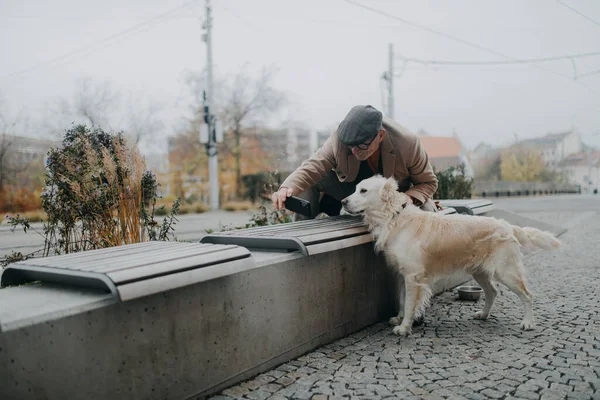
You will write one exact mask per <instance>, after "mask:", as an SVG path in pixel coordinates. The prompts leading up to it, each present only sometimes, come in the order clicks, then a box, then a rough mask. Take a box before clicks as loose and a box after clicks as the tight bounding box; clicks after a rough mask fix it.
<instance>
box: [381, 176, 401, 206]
mask: <svg viewBox="0 0 600 400" xmlns="http://www.w3.org/2000/svg"><path fill="white" fill-rule="evenodd" d="M397 190H398V182H396V180H395V179H394V178H393V177H390V178H388V179H386V181H385V183H384V185H383V187H382V188H381V200H383V202H384V203H390V202H391V201H392V200H393V198H394V195H395V193H396V191H397Z"/></svg>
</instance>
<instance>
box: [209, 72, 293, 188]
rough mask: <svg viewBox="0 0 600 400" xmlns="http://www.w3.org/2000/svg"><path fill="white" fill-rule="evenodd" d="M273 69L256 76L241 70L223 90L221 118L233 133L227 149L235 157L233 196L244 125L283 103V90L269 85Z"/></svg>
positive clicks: (239, 178)
mask: <svg viewBox="0 0 600 400" xmlns="http://www.w3.org/2000/svg"><path fill="white" fill-rule="evenodd" d="M273 77H274V70H273V69H267V68H265V69H263V70H262V71H261V72H260V73H259V76H258V77H257V78H252V77H250V76H249V75H248V74H247V73H245V71H243V70H242V71H241V72H240V73H239V74H238V75H237V76H236V77H235V78H234V79H233V82H232V84H230V85H228V86H227V87H225V89H224V90H223V99H222V101H223V103H222V108H221V113H220V114H221V118H222V120H223V122H224V127H225V129H226V130H228V131H230V132H231V134H232V136H233V143H232V144H231V145H230V146H229V149H230V151H231V153H232V154H233V156H234V157H235V172H236V196H237V197H238V198H239V197H241V195H242V193H241V190H242V172H241V157H242V148H241V138H242V135H243V133H244V129H245V128H247V127H249V126H250V125H251V124H256V123H257V120H259V119H266V118H268V117H269V116H270V115H271V114H272V113H274V112H275V111H277V110H278V109H279V108H280V107H281V106H282V105H283V103H284V101H285V96H284V94H283V93H282V92H281V91H279V90H277V89H275V88H274V87H273V84H272V81H273Z"/></svg>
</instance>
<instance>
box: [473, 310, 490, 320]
mask: <svg viewBox="0 0 600 400" xmlns="http://www.w3.org/2000/svg"><path fill="white" fill-rule="evenodd" d="M473 318H475V319H487V318H488V315H487V314H484V313H483V311H478V312H476V313H475V315H473Z"/></svg>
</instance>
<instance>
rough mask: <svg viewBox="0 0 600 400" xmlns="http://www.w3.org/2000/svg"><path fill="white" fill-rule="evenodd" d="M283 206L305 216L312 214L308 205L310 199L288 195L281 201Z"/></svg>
mask: <svg viewBox="0 0 600 400" xmlns="http://www.w3.org/2000/svg"><path fill="white" fill-rule="evenodd" d="M283 206H284V207H285V208H287V209H288V210H290V211H293V212H295V213H298V214H301V215H304V216H305V217H311V216H312V210H311V207H310V201H308V200H304V199H301V198H299V197H294V196H290V197H288V198H287V200H286V201H285V202H284V203H283Z"/></svg>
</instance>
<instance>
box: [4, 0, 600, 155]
mask: <svg viewBox="0 0 600 400" xmlns="http://www.w3.org/2000/svg"><path fill="white" fill-rule="evenodd" d="M352 2H355V3H358V4H362V5H366V6H367V7H370V8H372V9H375V10H378V11H380V12H381V13H377V12H373V11H371V10H367V9H365V8H362V7H360V6H357V5H356V4H351V2H349V1H346V0H303V1H290V0H252V1H249V0H212V2H211V3H212V9H213V24H214V29H213V68H214V75H215V80H219V79H225V78H227V77H231V76H234V75H235V74H236V73H238V72H239V71H240V70H241V69H242V68H244V67H247V68H249V70H250V71H258V70H260V69H261V68H263V67H274V68H276V70H277V74H276V75H275V77H274V82H273V83H274V85H275V86H276V87H277V88H278V89H279V90H281V91H283V92H285V93H286V94H287V96H288V98H289V99H290V103H289V105H288V106H287V107H286V109H285V118H287V119H291V120H295V121H300V122H302V123H304V124H306V125H308V126H309V127H311V128H313V129H319V130H321V129H331V128H332V127H333V128H334V127H335V126H336V125H337V124H338V123H339V121H340V120H341V119H342V118H343V117H344V116H345V115H346V114H347V112H348V111H349V109H350V108H351V107H352V106H354V105H356V104H371V105H373V106H375V107H376V108H378V109H380V110H382V111H384V112H385V113H386V115H387V110H386V109H385V108H384V107H385V105H384V104H383V103H382V99H385V93H384V91H385V84H384V83H383V82H381V79H380V78H381V76H382V74H383V73H384V72H385V71H386V70H387V69H388V59H389V56H388V46H389V44H390V43H391V44H393V48H394V53H395V54H394V64H395V75H396V77H395V78H394V80H395V82H394V85H393V91H394V99H395V101H394V102H395V107H394V110H393V114H394V119H395V120H396V121H397V122H399V123H400V124H401V125H403V126H404V127H406V128H407V129H409V130H411V131H413V132H416V131H419V130H421V129H423V130H425V131H426V132H427V133H428V134H430V135H439V136H449V135H452V133H453V132H455V133H456V134H457V135H458V136H459V137H460V139H461V140H462V142H463V143H464V144H465V145H466V146H467V147H468V148H473V147H474V146H476V145H477V144H478V143H480V142H486V143H489V144H492V145H506V144H508V143H511V142H513V141H514V140H515V138H518V139H524V138H531V137H538V136H543V135H545V134H547V133H550V132H561V131H566V130H569V129H571V127H573V126H574V127H575V128H576V129H577V130H578V131H579V132H580V133H581V134H582V135H583V136H582V137H583V140H584V142H586V143H590V144H593V145H598V146H600V135H596V136H594V134H596V133H600V73H597V74H591V75H588V76H586V77H581V78H579V79H577V80H574V79H573V74H574V65H573V62H572V61H571V60H568V59H565V60H560V61H552V62H547V63H536V64H532V63H522V64H516V65H493V66H489V65H488V66H482V65H475V66H474V65H454V66H449V65H443V66H439V67H437V68H434V67H432V66H423V65H421V64H417V63H415V62H408V63H406V64H405V65H404V68H402V67H403V61H402V60H403V58H402V57H404V58H412V59H421V60H444V61H458V62H483V61H507V60H510V59H532V58H545V57H557V56H565V55H575V54H582V53H593V52H600V1H597V0H561V1H555V0H527V1H523V0H503V1H499V0H496V1H492V0H453V1H444V0H423V1H418V2H417V1H408V0H352ZM565 5H567V6H569V7H572V8H573V9H575V10H577V11H578V12H579V13H581V14H583V15H584V16H582V15H580V14H578V13H576V12H575V11H573V10H572V9H570V8H569V7H567V6H565ZM204 13H205V1H204V0H201V1H195V2H194V1H192V2H183V1H179V0H177V1H175V0H173V1H166V0H144V1H141V0H102V1H99V0H86V1H76V0H54V1H52V2H47V1H41V0H0V57H1V59H2V62H0V95H2V96H3V97H4V99H5V100H6V103H7V104H8V107H9V108H10V111H11V112H12V113H13V114H15V113H18V112H19V111H20V112H22V113H23V114H26V115H28V116H31V117H32V118H39V119H41V118H52V115H49V114H48V112H49V111H48V110H51V108H49V106H51V105H52V104H55V103H56V102H57V99H59V98H70V97H72V96H73V95H74V92H75V87H76V86H75V82H76V81H77V79H81V78H90V79H92V80H93V81H95V82H102V81H108V82H110V84H111V87H113V88H114V89H115V90H118V91H120V92H122V93H135V94H136V96H137V97H135V98H137V99H141V100H147V99H152V101H155V102H157V103H158V104H160V106H161V111H160V115H161V118H162V119H163V122H164V130H163V135H173V134H174V133H176V132H177V130H178V129H180V128H181V126H182V123H183V121H184V118H186V117H189V116H190V104H191V103H192V102H193V100H192V98H191V96H190V90H189V88H188V86H187V85H186V80H185V77H186V76H187V75H189V74H190V73H191V74H194V73H196V74H200V73H201V72H202V71H203V69H204V67H205V65H206V61H207V60H206V47H205V43H204V42H203V41H202V34H203V30H202V20H203V18H204ZM382 13H383V14H386V15H382ZM159 15H160V16H162V17H158V18H157V16H159ZM590 19H591V21H590ZM139 25H141V26H140V27H139V29H134V30H128V29H130V28H132V27H135V26H139ZM431 30H433V31H435V32H438V33H433V32H432V31H431ZM111 36H112V38H111V39H110V40H105V39H107V38H110V37H111ZM452 38H455V39H452ZM464 42H467V43H469V44H470V45H467V44H465V43H464ZM482 48H483V49H486V50H487V51H484V50H482ZM499 54H501V55H499ZM540 68H543V69H547V70H550V72H549V71H546V70H542V69H540ZM575 68H576V70H577V73H578V74H585V73H586V72H592V71H596V70H600V56H599V55H596V56H591V57H585V58H577V59H576V60H575ZM27 133H28V134H30V135H31V134H33V135H37V136H43V135H44V134H45V132H44V130H43V129H42V128H37V129H36V130H35V132H33V133H32V132H27ZM159 142H160V141H159Z"/></svg>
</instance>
